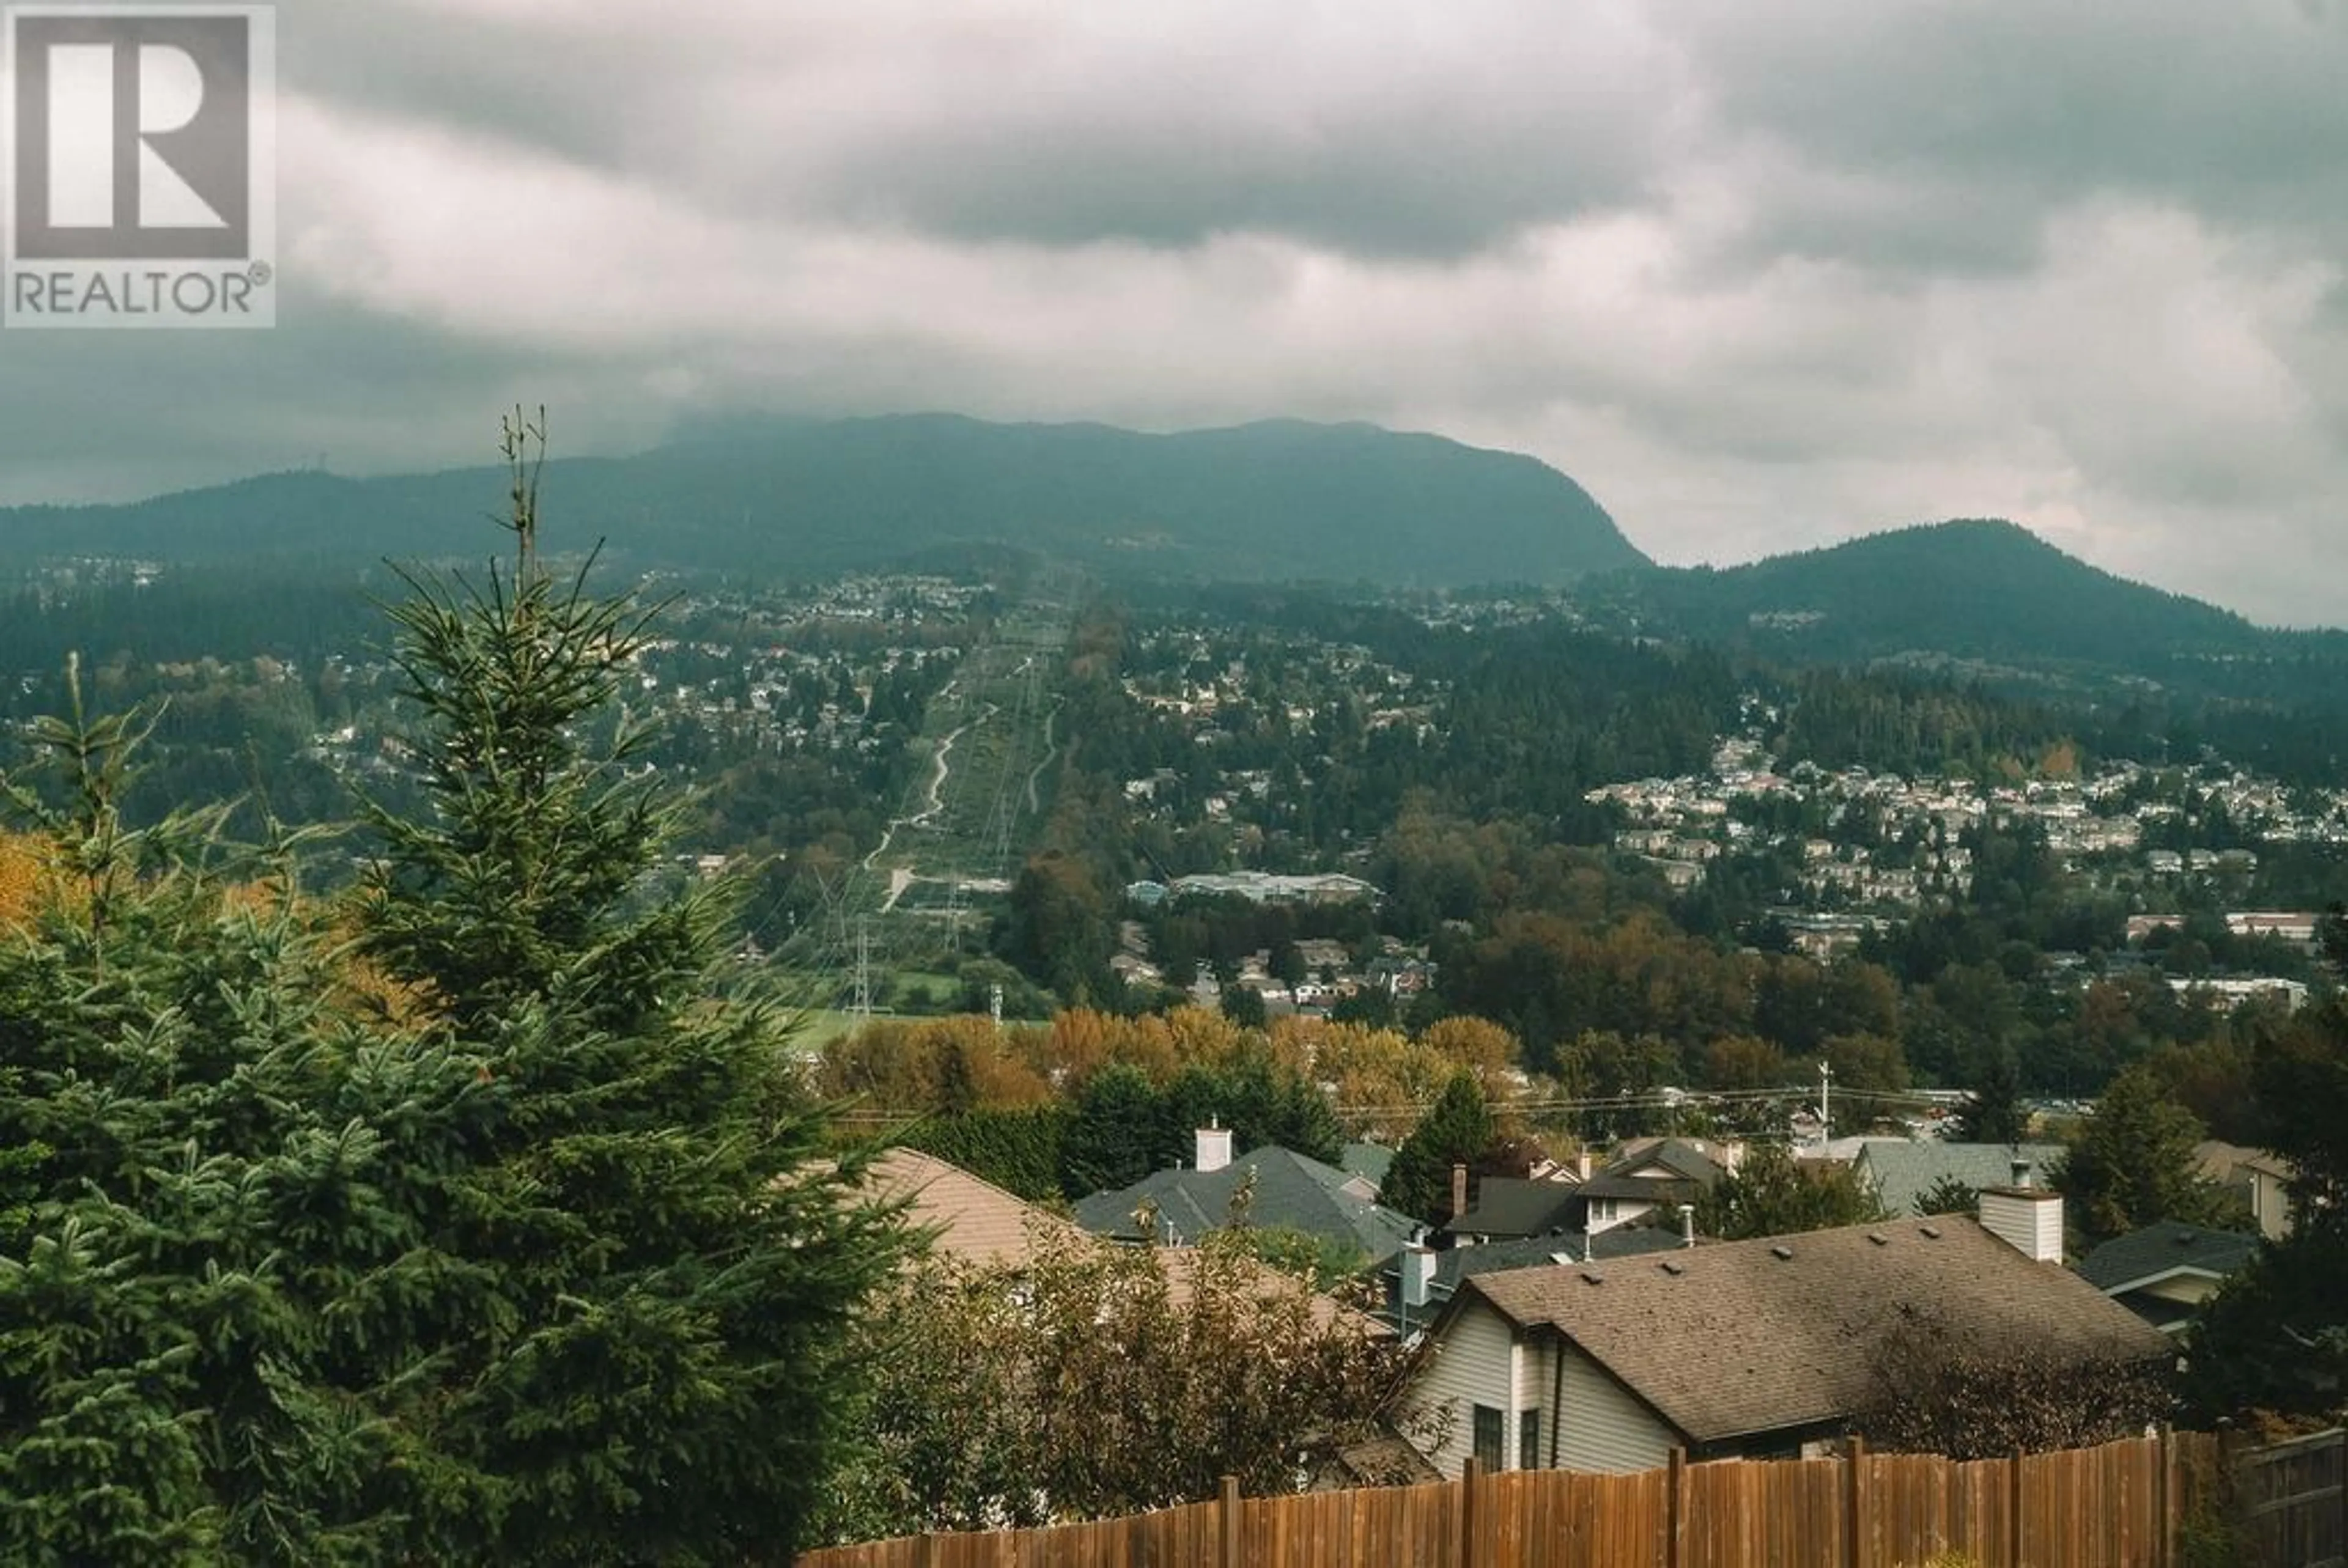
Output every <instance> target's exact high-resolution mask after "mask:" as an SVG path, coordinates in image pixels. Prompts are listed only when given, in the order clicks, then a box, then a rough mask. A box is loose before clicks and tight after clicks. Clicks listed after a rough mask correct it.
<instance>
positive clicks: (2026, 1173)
mask: <svg viewBox="0 0 2348 1568" xmlns="http://www.w3.org/2000/svg"><path fill="white" fill-rule="evenodd" d="M2006 1169H2007V1170H2009V1171H2011V1172H2013V1185H2014V1186H2017V1187H2026V1186H2028V1185H2029V1184H2030V1162H2029V1161H2027V1160H2025V1159H2024V1158H2023V1157H2022V1156H2021V1155H2019V1154H2016V1155H2015V1156H2014V1157H2013V1160H2012V1161H2011V1162H2009V1163H2008V1164H2007V1166H2006Z"/></svg>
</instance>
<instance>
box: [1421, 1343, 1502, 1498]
mask: <svg viewBox="0 0 2348 1568" xmlns="http://www.w3.org/2000/svg"><path fill="white" fill-rule="evenodd" d="M1518 1340H1519V1335H1518V1333H1517V1331H1516V1330H1515V1329H1514V1328H1513V1327H1510V1326H1509V1322H1508V1320H1507V1319H1505V1318H1503V1317H1501V1316H1500V1315H1499V1314H1498V1313H1497V1312H1495V1311H1493V1310H1492V1309H1491V1308H1490V1307H1485V1306H1483V1305H1481V1304H1480V1303H1479V1304H1478V1306H1477V1307H1475V1308H1474V1309H1473V1310H1472V1311H1468V1312H1465V1313H1462V1314H1461V1315H1460V1317H1459V1318H1458V1320H1457V1321H1456V1322H1455V1323H1453V1324H1452V1325H1451V1327H1450V1331H1449V1332H1448V1333H1447V1334H1446V1335H1445V1336H1444V1337H1443V1338H1442V1340H1441V1341H1440V1342H1439V1343H1438V1345H1437V1348H1436V1350H1435V1354H1434V1358H1433V1359H1432V1360H1431V1361H1430V1362H1429V1363H1428V1365H1427V1368H1426V1371H1424V1372H1423V1373H1421V1374H1420V1376H1419V1382H1418V1385H1417V1396H1416V1397H1417V1399H1418V1402H1419V1403H1420V1404H1421V1405H1422V1406H1424V1407H1426V1408H1428V1409H1437V1408H1440V1407H1443V1406H1448V1407H1449V1410H1448V1412H1447V1419H1445V1421H1444V1424H1443V1429H1442V1433H1443V1435H1442V1438H1441V1440H1439V1441H1437V1442H1436V1443H1434V1444H1432V1445H1431V1446H1430V1447H1429V1449H1428V1450H1427V1455H1426V1457H1427V1459H1428V1460H1430V1461H1432V1462H1433V1464H1434V1465H1435V1468H1436V1469H1437V1470H1439V1471H1442V1472H1443V1473H1444V1474H1446V1475H1451V1476H1456V1475H1457V1474H1458V1473H1459V1472H1460V1471H1461V1470H1462V1469H1464V1468H1465V1467H1466V1465H1467V1463H1468V1456H1469V1455H1471V1454H1473V1453H1474V1452H1475V1451H1476V1410H1477V1408H1478V1406H1481V1407H1482V1408H1483V1409H1488V1410H1497V1411H1498V1412H1499V1419H1500V1444H1501V1459H1500V1464H1501V1468H1513V1466H1514V1464H1515V1453H1514V1450H1515V1447H1516V1442H1517V1423H1518V1420H1519V1412H1520V1411H1521V1410H1522V1409H1524V1396H1523V1392H1522V1389H1523V1384H1524V1381H1525V1379H1524V1376H1523V1363H1524V1348H1523V1347H1522V1346H1521V1345H1520V1344H1519V1342H1518Z"/></svg>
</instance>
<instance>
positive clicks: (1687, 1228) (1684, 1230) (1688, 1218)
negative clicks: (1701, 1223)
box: [1680, 1204, 1695, 1246]
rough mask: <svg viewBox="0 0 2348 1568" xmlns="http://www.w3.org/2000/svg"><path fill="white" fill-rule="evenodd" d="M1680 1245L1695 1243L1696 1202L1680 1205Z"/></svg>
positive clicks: (1692, 1244)
mask: <svg viewBox="0 0 2348 1568" xmlns="http://www.w3.org/2000/svg"><path fill="white" fill-rule="evenodd" d="M1680 1245H1682V1246H1694V1245H1695V1205H1694V1204H1681V1205H1680Z"/></svg>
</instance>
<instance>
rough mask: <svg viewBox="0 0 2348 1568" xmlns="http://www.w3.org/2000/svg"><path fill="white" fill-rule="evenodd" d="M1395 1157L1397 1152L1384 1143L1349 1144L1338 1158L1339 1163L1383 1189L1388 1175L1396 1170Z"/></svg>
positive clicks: (1350, 1171)
mask: <svg viewBox="0 0 2348 1568" xmlns="http://www.w3.org/2000/svg"><path fill="white" fill-rule="evenodd" d="M1394 1157H1395V1152H1394V1151H1393V1150H1392V1149H1389V1148H1387V1147H1386V1146H1385V1144H1384V1143H1348V1144H1346V1145H1345V1152H1344V1153H1342V1154H1340V1155H1338V1156H1337V1163H1338V1164H1339V1165H1341V1166H1343V1167H1344V1169H1345V1170H1346V1171H1347V1172H1348V1173H1351V1174H1353V1175H1356V1176H1359V1177H1361V1178H1362V1180H1364V1181H1365V1182H1367V1183H1369V1184H1370V1185H1372V1186H1374V1187H1383V1186H1385V1184H1386V1173H1387V1172H1388V1171H1390V1170H1392V1169H1394Z"/></svg>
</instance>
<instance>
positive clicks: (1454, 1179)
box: [1451, 1160, 1468, 1220]
mask: <svg viewBox="0 0 2348 1568" xmlns="http://www.w3.org/2000/svg"><path fill="white" fill-rule="evenodd" d="M1467 1212H1468V1167H1467V1166H1465V1165H1463V1164H1461V1163H1459V1162H1457V1160H1455V1161H1453V1162H1452V1163H1451V1217H1452V1218H1453V1219H1455V1220H1457V1218H1458V1217H1459V1216H1460V1215H1461V1214H1466V1213H1467Z"/></svg>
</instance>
